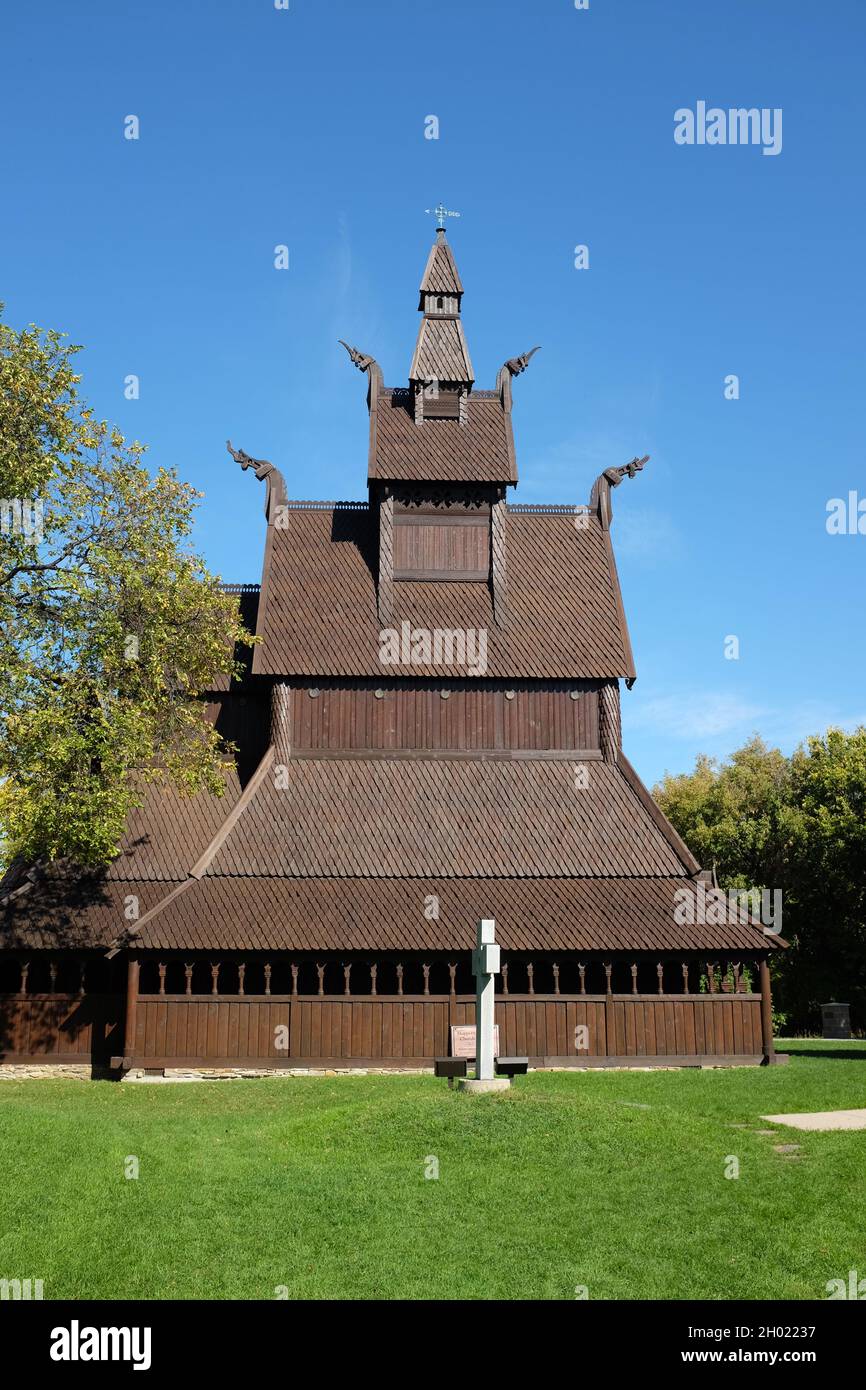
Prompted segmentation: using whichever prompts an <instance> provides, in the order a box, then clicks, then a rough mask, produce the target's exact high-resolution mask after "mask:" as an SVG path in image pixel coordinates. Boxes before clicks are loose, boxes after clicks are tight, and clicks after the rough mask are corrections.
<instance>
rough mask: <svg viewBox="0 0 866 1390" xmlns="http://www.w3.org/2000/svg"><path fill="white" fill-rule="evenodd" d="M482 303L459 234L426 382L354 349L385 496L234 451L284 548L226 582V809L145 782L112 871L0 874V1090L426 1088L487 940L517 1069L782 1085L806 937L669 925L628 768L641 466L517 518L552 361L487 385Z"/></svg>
mask: <svg viewBox="0 0 866 1390" xmlns="http://www.w3.org/2000/svg"><path fill="white" fill-rule="evenodd" d="M441 220H444V219H440V221H441ZM463 293H464V291H463V284H462V282H461V279H460V275H459V273H458V269H457V265H456V262H455V258H454V254H453V252H452V249H451V246H450V244H449V242H448V240H447V238H446V234H445V230H444V227H443V226H440V227H439V228H438V230H437V232H436V239H435V241H434V243H433V245H432V247H431V248H430V251H429V255H428V257H427V262H426V265H425V267H424V271H423V276H422V279H421V285H420V300H419V304H418V309H419V312H420V316H421V317H420V323H419V326H418V333H417V339H416V342H415V347H414V351H413V352H412V355H411V362H410V364H409V370H408V376H407V378H406V379H405V380H404V381H403V382H402V383H400V384H399V385H397V386H386V385H385V381H384V377H383V374H382V371H381V368H380V366H379V364H378V363H377V361H376V360H375V358H374V357H372V356H370V355H369V354H368V353H367V352H365V351H363V350H361V349H360V348H359V347H356V346H354V345H351V344H344V346H345V347H346V350H347V353H348V358H347V367H354V368H356V369H357V370H358V371H359V372H360V374H361V377H362V382H361V383H359V384H361V385H362V386H364V387H365V388H366V405H367V413H368V434H367V467H366V496H364V497H363V500H358V501H352V502H327V501H314V500H302V499H298V498H295V497H291V496H290V495H289V491H290V489H289V486H288V485H287V481H286V478H285V477H284V476H283V474H282V473H281V472H280V470H279V469H278V468H277V467H275V466H274V465H273V464H272V463H270V462H268V461H265V460H261V459H257V458H255V457H253V456H251V455H249V454H247V453H246V452H245V451H244V450H243V449H240V448H235V447H234V446H233V445H232V444H229V454H230V458H228V459H227V466H228V467H232V468H234V467H235V464H237V465H239V466H238V467H237V470H236V477H237V490H238V491H237V505H238V507H243V506H251V505H261V504H262V503H264V514H265V525H264V527H263V542H264V547H263V560H262V565H261V577H260V582H250V583H239V584H234V585H230V586H227V587H229V588H230V589H231V591H232V592H234V593H236V594H237V602H238V604H239V605H240V608H241V611H242V613H243V615H244V618H245V621H246V625H247V627H248V628H249V629H250V630H251V631H254V632H255V633H256V634H257V636H258V638H259V639H260V640H259V641H258V643H257V644H256V645H255V646H254V647H253V648H252V649H251V653H248V655H247V658H246V665H245V669H244V673H243V676H242V677H241V678H239V679H236V680H232V681H231V682H228V681H227V682H225V683H224V688H222V687H221V688H219V689H214V690H211V691H208V692H206V694H205V695H204V696H203V702H204V705H205V710H206V716H207V718H208V719H210V720H212V721H214V723H215V725H216V727H217V729H218V730H219V731H220V733H221V734H222V735H223V736H224V737H225V739H226V740H227V741H229V742H230V743H231V744H233V745H234V746H235V748H236V750H237V751H236V753H235V754H234V756H233V759H232V764H231V767H230V769H229V771H228V772H227V775H226V785H225V794H224V795H223V796H222V797H215V796H210V795H207V794H200V795H198V796H195V797H192V798H190V797H185V796H183V795H181V794H180V793H179V792H177V791H173V790H171V789H170V788H166V787H149V788H146V789H145V790H144V791H143V793H142V804H141V806H140V808H139V809H137V810H136V811H135V812H134V813H133V814H132V815H131V816H130V819H129V823H128V826H127V831H126V835H125V838H124V841H123V844H122V847H121V850H120V853H119V855H118V856H117V858H116V859H115V860H114V862H113V863H112V864H111V865H110V866H109V867H108V869H107V870H105V871H103V872H100V873H99V874H93V873H83V872H81V871H80V870H79V869H77V868H76V867H75V866H74V865H70V864H67V863H56V864H50V865H41V866H31V867H30V868H26V866H20V865H18V866H14V867H13V868H12V869H11V870H10V871H9V872H8V873H7V875H6V879H5V881H4V882H3V883H2V885H0V1065H15V1064H20V1063H28V1064H41V1063H54V1064H77V1065H84V1066H88V1067H90V1068H91V1069H92V1074H94V1075H111V1076H115V1077H122V1076H123V1075H124V1074H126V1073H128V1072H129V1071H130V1070H132V1069H134V1070H136V1071H139V1070H143V1071H150V1072H154V1073H159V1072H168V1073H170V1072H171V1071H172V1070H173V1069H176V1068H177V1069H186V1068H190V1067H194V1068H200V1069H204V1070H207V1069H233V1068H238V1069H244V1070H246V1069H262V1070H270V1069H277V1068H285V1067H289V1068H300V1069H303V1068H326V1069H330V1068H348V1067H368V1068H369V1067H373V1068H379V1067H383V1068H388V1067H393V1068H399V1067H407V1068H418V1067H422V1068H427V1067H429V1068H432V1067H433V1062H434V1059H436V1058H438V1057H443V1056H447V1055H448V1052H449V1047H450V1039H451V1029H452V1028H453V1027H455V1026H458V1025H463V1024H471V1023H472V1022H473V1021H474V1013H475V994H474V980H473V977H472V973H471V952H472V948H473V946H474V944H475V929H476V923H477V921H478V920H479V919H480V918H493V919H495V922H496V934H497V940H498V941H499V943H500V944H501V947H502V971H501V974H500V975H499V976H497V980H496V991H497V993H496V1006H495V1008H496V1021H497V1024H498V1027H499V1036H500V1039H501V1044H500V1046H501V1050H502V1052H503V1053H507V1054H509V1055H517V1054H520V1055H526V1056H528V1057H529V1059H530V1065H531V1066H533V1067H554V1066H555V1067H587V1066H627V1065H632V1066H634V1065H638V1066H655V1065H664V1066H671V1065H692V1066H699V1065H719V1064H725V1065H728V1064H733V1063H740V1064H748V1063H752V1064H757V1063H761V1062H764V1063H767V1062H772V1061H774V1060H775V1054H774V1050H773V1036H772V1015H771V999H770V972H769V961H770V958H771V956H772V954H773V952H774V951H776V950H778V949H779V948H780V946H783V945H784V943H783V942H782V941H781V939H780V938H779V937H778V936H777V935H775V936H774V935H773V934H772V932H768V931H767V930H766V928H764V927H762V925H761V922H760V921H759V920H758V918H757V917H756V916H755V915H754V913H752V912H749V911H746V912H745V913H737V912H736V911H735V912H733V913H727V914H718V913H716V914H711V913H706V912H701V911H697V912H691V913H683V912H681V911H678V905H679V904H682V902H683V900H684V899H688V897H689V895H694V897H695V901H696V902H698V901H700V903H703V902H704V901H705V899H706V896H707V893H708V891H710V890H712V887H713V883H712V875H711V874H710V873H709V872H707V871H706V870H705V869H703V868H702V866H701V865H700V864H699V863H697V861H696V860H695V858H694V857H693V855H692V854H691V852H690V851H689V849H688V847H687V846H686V845H685V843H684V842H683V841H682V840H681V839H680V837H679V836H678V834H677V833H676V831H675V830H674V828H673V827H672V826H671V825H670V824H669V822H668V821H667V820H666V818H665V817H664V815H663V814H662V813H661V811H660V809H659V808H658V807H657V806H656V804H655V803H654V801H653V799H652V797H651V796H650V794H649V792H648V790H647V789H646V787H645V786H644V785H643V783H642V781H641V779H640V777H639V776H638V774H637V773H636V771H635V770H634V768H633V767H632V765H631V763H630V762H629V760H628V758H627V756H626V754H625V752H624V751H623V747H622V739H621V732H620V700H621V698H623V694H624V691H630V690H631V687H632V686H633V684H634V681H635V677H636V671H635V665H634V659H633V655H632V647H631V642H630V638H629V630H628V625H627V622H626V615H625V609H624V607H623V599H622V594H621V591H620V584H619V579H618V577H617V568H616V563H615V559H614V548H613V534H614V527H613V510H614V507H613V503H614V494H616V504H617V506H619V505H620V498H621V497H622V504H623V505H627V498H626V496H625V495H624V494H625V493H626V492H628V491H629V490H630V488H631V487H632V486H646V482H645V481H644V478H646V477H649V474H648V473H647V474H646V475H644V478H641V474H642V470H643V468H644V464H645V463H646V459H645V458H635V459H633V460H632V461H631V462H630V463H627V464H625V465H623V466H622V467H619V466H615V467H610V468H608V469H607V470H606V471H605V472H603V473H602V474H601V476H600V477H599V478H598V479H597V480H596V482H595V484H594V486H593V488H592V491H591V495H590V497H589V499H588V501H586V502H581V503H580V504H575V503H574V502H567V503H562V504H556V503H550V504H544V505H521V504H520V503H517V502H515V501H514V500H513V499H514V495H515V492H516V488H517V482H518V466H517V450H516V444H515V433H514V428H513V409H514V405H515V400H516V398H517V397H518V396H519V381H518V378H519V377H520V376H521V375H522V373H523V372H524V371H525V370H526V369H527V368H529V367H530V360H531V359H532V358H533V354H534V353H535V351H537V349H534V348H533V349H532V351H527V352H525V353H524V354H523V355H521V356H517V357H512V358H510V359H508V360H507V361H505V362H504V364H503V366H502V367H501V369H500V370H499V373H498V375H497V376H496V378H495V380H494V381H491V382H489V384H488V385H487V386H486V387H477V386H476V382H475V377H474V372H473V367H472V361H471V357H470V352H469V344H468V342H467V338H466V334H465V332H464V326H463V319H462V312H463ZM408 308H409V306H408V305H407V309H408ZM407 355H408V354H407ZM540 360H541V359H539V361H540ZM531 369H532V370H533V371H537V370H539V365H538V361H535V362H532V364H531ZM355 380H356V381H357V378H355ZM360 395H361V393H360V392H359V399H358V410H359V413H360V409H361V400H360ZM349 408H350V407H349ZM360 443H361V435H360V423H359V446H360ZM360 453H361V450H360V447H359V454H360ZM360 468H361V465H360V463H359V476H358V484H359V486H358V491H359V493H360V492H362V483H363V477H362V475H361V472H360ZM251 480H252V482H253V485H251ZM256 480H257V482H258V488H257V487H256V486H255V485H254V484H255V481H256ZM626 480H638V481H635V482H629V487H628V488H626V489H624V490H623V493H620V492H618V491H616V490H617V489H618V488H619V487H620V485H621V484H622V483H623V481H626ZM292 490H294V488H292ZM254 494H256V495H257V497H258V503H255V502H254V500H253V497H254ZM253 577H254V576H250V578H251V579H252V578H253ZM628 698H631V699H639V692H635V693H634V694H633V695H631V696H629V697H628ZM720 916H722V918H723V919H722V920H718V918H719V917H720Z"/></svg>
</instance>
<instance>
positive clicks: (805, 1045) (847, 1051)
mask: <svg viewBox="0 0 866 1390" xmlns="http://www.w3.org/2000/svg"><path fill="white" fill-rule="evenodd" d="M858 1041H859V1040H858V1039H856V1038H852V1039H851V1040H850V1042H849V1041H848V1040H847V1039H842V1040H838V1041H837V1040H834V1039H829V1038H792V1039H790V1040H789V1039H787V1038H784V1039H777V1041H776V1051H777V1052H787V1053H788V1054H789V1055H790V1056H791V1057H803V1058H805V1059H806V1061H811V1062H816V1061H817V1062H825V1061H840V1062H866V1040H863V1041H859V1046H858Z"/></svg>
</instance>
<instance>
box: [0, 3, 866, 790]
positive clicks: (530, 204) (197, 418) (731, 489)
mask: <svg viewBox="0 0 866 1390" xmlns="http://www.w3.org/2000/svg"><path fill="white" fill-rule="evenodd" d="M0 23H2V28H0V38H2V71H3V83H4V102H3V107H4V116H5V122H6V130H5V131H4V138H3V140H2V142H0V187H2V190H3V216H2V219H0V272H2V273H0V297H2V298H3V299H5V301H6V305H7V308H6V316H7V319H8V321H10V322H11V323H12V324H14V325H16V326H20V325H22V324H24V323H25V322H30V321H35V322H38V323H40V324H43V325H50V326H53V327H57V328H61V329H63V330H65V331H66V332H68V333H69V335H70V337H71V338H72V339H73V340H74V341H76V342H80V343H84V344H85V345H86V352H85V353H84V354H82V358H81V362H82V368H83V370H84V372H85V390H86V392H87V394H88V395H89V396H90V398H91V400H92V401H93V403H94V405H95V407H96V409H97V411H98V413H99V414H100V415H101V416H104V417H106V418H110V419H113V420H115V421H116V422H117V423H118V424H119V426H120V427H121V429H123V431H124V432H125V433H126V434H127V435H128V436H130V437H136V438H139V439H141V440H144V441H146V442H147V443H148V444H149V446H150V450H151V452H150V462H151V464H152V465H153V466H156V465H157V464H165V465H174V466H176V467H177V468H178V470H179V472H180V473H181V475H182V476H184V477H186V478H188V479H189V480H191V481H192V482H193V483H195V484H196V485H197V486H198V487H200V488H201V489H202V490H203V491H204V492H205V494H206V497H205V500H204V502H203V503H202V507H201V511H200V515H199V522H198V527H197V532H196V541H197V544H198V545H199V547H200V548H201V550H202V551H203V553H204V555H205V557H206V559H207V561H208V563H209V564H210V566H211V568H212V569H214V570H216V571H217V572H219V573H221V574H222V576H223V577H224V578H225V579H232V580H258V578H259V573H260V563H261V551H262V544H263V534H262V525H263V518H262V510H261V508H262V497H261V490H260V489H259V488H258V487H257V485H256V484H255V483H254V481H252V480H251V477H250V475H249V474H241V473H240V471H239V470H238V469H237V467H236V466H235V465H234V464H232V463H231V461H230V460H229V458H228V455H227V454H226V452H225V440H226V438H227V437H231V439H232V441H233V442H234V443H235V444H236V445H241V446H242V447H243V448H244V449H246V450H247V451H248V452H250V453H252V454H254V455H256V456H258V457H264V458H269V459H271V460H272V461H273V462H274V463H276V464H277V465H278V466H279V467H281V468H282V470H283V472H284V474H285V476H286V479H287V483H288V488H289V493H290V495H291V496H295V497H308V498H310V497H312V498H344V497H346V498H358V497H362V496H363V495H364V486H365V462H366V443H367V426H366V410H365V406H364V383H363V381H362V380H361V378H360V377H359V376H358V375H357V374H356V373H355V372H354V371H353V369H352V368H351V367H350V366H349V364H348V362H347V360H346V358H345V356H344V353H343V349H342V348H340V347H338V346H337V342H336V340H337V338H338V337H342V338H346V339H347V340H348V341H350V342H354V343H358V344H359V345H360V346H361V347H362V348H364V349H365V350H366V351H369V352H371V353H373V354H374V355H375V356H376V357H377V358H378V360H379V361H380V362H381V363H382V365H383V368H384V372H385V378H386V381H387V382H388V383H389V384H400V383H402V382H403V381H405V379H406V376H407V374H408V368H409V361H410V357H411V351H412V346H413V343H414V339H415V334H416V331H417V319H418V316H417V312H416V310H417V286H418V282H419V279H420V275H421V271H422V268H423V265H424V261H425V258H426V254H427V250H428V247H429V244H430V242H431V240H432V235H433V219H432V218H430V217H426V216H425V208H429V207H432V206H433V205H434V204H435V203H436V202H437V201H438V200H439V199H444V200H445V202H446V203H447V204H448V206H449V207H452V208H456V209H459V210H460V211H461V213H462V217H461V219H460V220H459V221H456V220H454V221H453V222H452V223H451V224H450V226H449V235H450V240H451V244H452V247H453V249H454V252H455V255H456V258H457V262H458V265H459V267H460V271H461V275H462V278H463V282H464V285H465V288H466V295H465V299H464V323H465V327H466V332H467V337H468V341H469V346H470V350H471V353H472V359H473V364H474V367H475V372H476V378H477V382H478V385H479V386H492V384H493V380H494V377H495V373H496V371H497V369H498V367H499V365H500V364H501V362H502V361H503V360H504V359H505V358H506V357H510V356H513V355H515V354H516V353H520V352H523V351H525V350H526V349H527V348H529V347H531V346H533V345H534V344H535V343H540V344H542V347H543V350H542V352H540V353H539V354H538V356H537V357H536V358H535V359H534V360H533V363H532V366H531V368H530V370H529V371H528V372H527V373H526V374H525V375H524V376H522V377H521V378H520V379H519V381H518V382H517V384H516V390H515V395H516V403H515V417H514V421H515V432H516V439H517V449H518V465H519V470H520V480H521V481H520V485H519V488H518V490H517V494H516V500H518V501H523V502H527V501H529V502H531V501H554V502H569V503H572V502H583V501H585V500H586V499H587V497H588V494H589V489H590V487H591V484H592V481H593V478H594V477H595V476H596V474H597V473H598V472H600V471H601V469H603V468H606V467H608V466H610V465H612V464H621V463H625V462H627V460H628V459H630V458H631V457H632V456H633V455H635V454H643V453H647V452H648V453H650V454H651V455H652V459H651V462H650V464H649V465H648V466H647V468H646V470H645V471H644V473H643V474H642V475H641V476H640V477H639V478H638V479H637V480H636V481H634V482H630V483H629V482H626V483H624V484H623V486H622V487H621V488H619V489H618V490H617V491H616V493H615V494H614V541H615V545H616V547H617V556H618V563H619V569H620V577H621V581H622V586H623V592H624V596H625V601H626V607H627V612H628V617H629V623H630V627H631V634H632V642H633V645H634V649H635V658H636V661H637V667H638V673H639V674H638V681H637V684H636V686H635V688H634V690H633V691H632V692H631V693H630V694H626V695H625V696H624V699H623V706H624V737H625V744H626V750H627V751H628V752H629V754H630V755H631V757H632V760H633V761H634V762H635V764H636V766H637V767H638V769H639V770H640V772H641V773H642V775H643V776H644V777H645V778H646V779H647V780H649V781H650V782H653V781H654V780H656V779H657V778H658V777H659V776H660V775H661V774H662V772H663V771H664V770H665V769H666V768H667V769H670V770H671V771H681V770H685V769H686V768H688V767H690V766H691V764H692V762H693V759H694V757H695V755H696V754H697V753H698V752H699V751H706V752H709V753H712V754H716V755H724V754H725V753H727V752H729V751H730V750H731V749H733V748H734V747H736V746H737V745H738V744H739V743H741V742H742V741H743V740H744V739H745V738H746V737H747V736H748V735H749V734H750V733H751V732H752V731H753V730H758V731H760V732H761V733H763V734H764V736H765V737H766V738H767V739H768V740H769V741H771V742H773V743H778V744H779V745H780V746H782V747H783V748H785V749H786V750H788V749H790V748H791V747H792V746H793V745H794V744H795V743H796V742H797V741H798V740H799V739H801V738H802V737H804V736H805V735H806V734H807V733H809V732H812V731H816V730H819V729H821V728H823V727H824V726H826V725H827V724H828V723H830V722H834V723H842V724H845V725H852V724H854V723H857V722H861V721H864V720H866V691H864V672H866V657H864V643H863V638H862V625H863V609H864V605H863V592H864V571H866V535H845V536H831V535H828V533H827V530H826V525H825V522H826V515H827V512H826V508H827V502H828V500H829V499H830V498H833V497H845V498H847V496H848V493H849V492H850V491H851V490H855V491H857V492H858V496H859V497H860V498H863V497H866V469H864V455H863V439H862V429H861V428H860V420H859V418H855V410H856V415H857V416H859V414H860V408H861V403H862V400H863V382H864V368H866V349H864V335H863V331H862V324H863V321H864V307H866V306H864V276H863V226H864V221H866V217H864V214H866V207H864V185H863V173H862V170H863V164H864V160H863V150H864V143H866V119H864V117H866V97H864V83H863V53H864V48H866V6H864V5H863V4H862V3H861V0H833V2H832V3H823V4H818V3H814V0H761V3H760V4H756V3H754V0H724V2H722V0H701V3H700V4H697V3H695V0H590V6H589V9H588V10H584V11H577V10H576V9H575V8H574V4H573V0H532V3H530V2H529V0H527V3H518V2H517V0H438V3H437V4H435V5H432V6H431V5H427V4H417V3H416V4H406V3H405V0H403V3H401V0H378V2H377V0H366V3H363V4H361V3H357V0H290V7H289V9H288V10H287V11H284V10H277V9H275V7H274V4H273V0H184V3H183V4H179V3H176V0H175V3H169V2H168V0H148V2H147V3H142V2H141V0H136V2H135V3H133V0H81V3H79V4H76V5H74V6H73V5H70V4H68V3H67V0H42V3H40V4H38V5H26V4H24V3H21V0H19V3H18V4H9V5H6V6H5V7H4V13H3V18H2V22H0ZM698 101H705V102H706V103H707V104H708V106H710V107H712V106H718V107H721V108H723V109H728V108H730V107H741V106H742V107H758V108H770V109H775V108H781V110H782V112H783V124H782V132H783V142H782V150H781V152H780V153H779V154H778V155H776V156H766V155H764V154H763V153H762V150H761V148H760V147H759V146H752V145H749V146H742V145H726V146H710V145H692V146H685V145H677V144H676V143H675V142H674V138H673V133H674V112H675V111H676V110H677V109H679V108H682V107H690V108H692V109H694V108H695V107H696V103H697V102H698ZM130 114H133V115H137V116H138V117H139V120H140V139H139V140H137V141H129V140H125V139H124V137H123V130H124V118H125V117H126V116H127V115H130ZM431 114H432V115H436V116H437V117H438V119H439V139H438V140H428V139H425V138H424V126H425V117H427V116H429V115H431ZM278 244H285V245H287V246H288V247H289V255H290V268H289V270H288V271H277V270H275V269H274V251H273V249H274V246H275V245H278ZM578 244H585V245H587V246H588V247H589V262H590V263H589V269H587V270H576V269H575V268H574V247H575V246H576V245H578ZM130 373H135V374H136V375H138V376H139V378H140V382H141V394H140V398H139V399H138V400H137V401H127V400H125V399H124V379H125V378H126V376H127V375H128V374H130ZM729 374H736V375H737V376H738V377H739V380H740V397H739V399H738V400H726V399H725V394H724V382H725V377H726V376H728V375H729ZM858 615H859V616H858ZM730 634H733V635H736V636H737V637H738V638H739V642H740V656H739V660H736V661H732V660H726V659H725V656H724V641H725V638H726V636H728V635H730Z"/></svg>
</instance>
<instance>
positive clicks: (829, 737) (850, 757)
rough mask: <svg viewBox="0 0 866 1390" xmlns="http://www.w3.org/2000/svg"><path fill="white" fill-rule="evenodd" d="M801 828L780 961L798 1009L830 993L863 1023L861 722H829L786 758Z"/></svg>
mask: <svg viewBox="0 0 866 1390" xmlns="http://www.w3.org/2000/svg"><path fill="white" fill-rule="evenodd" d="M791 791H792V798H793V801H794V804H795V806H796V808H797V811H798V813H799V815H800V816H801V818H802V827H803V833H802V835H801V837H800V838H799V840H798V843H797V845H796V847H795V851H794V854H793V856H792V865H791V877H792V880H793V883H794V890H793V892H792V911H793V914H794V919H793V920H794V923H795V928H796V929H795V932H794V933H793V941H792V949H791V951H790V952H789V953H788V958H787V959H786V961H785V965H784V975H785V988H786V993H787V996H788V998H789V1000H790V1003H791V1007H792V1008H793V1009H794V1011H795V1012H796V1014H797V1015H798V1016H804V1015H807V1014H808V1015H810V1016H817V1006H818V1005H819V1004H820V1003H822V1002H826V1001H827V1000H829V999H837V1000H843V1001H845V1002H848V1003H850V1004H851V1006H852V1015H853V1017H854V1018H855V1020H856V1021H858V1022H859V1023H860V1024H861V1026H862V1024H863V1023H866V728H863V727H861V728H859V729H856V730H855V731H854V732H853V733H851V734H848V733H845V732H844V731H843V730H842V729H828V730H827V732H826V733H825V734H823V735H815V736H813V737H812V738H809V739H808V740H807V741H806V744H805V746H804V747H802V748H798V749H797V751H796V752H795V753H794V755H793V757H792V758H791Z"/></svg>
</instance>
